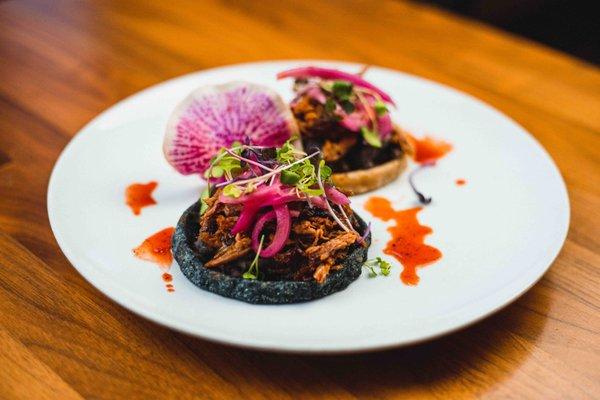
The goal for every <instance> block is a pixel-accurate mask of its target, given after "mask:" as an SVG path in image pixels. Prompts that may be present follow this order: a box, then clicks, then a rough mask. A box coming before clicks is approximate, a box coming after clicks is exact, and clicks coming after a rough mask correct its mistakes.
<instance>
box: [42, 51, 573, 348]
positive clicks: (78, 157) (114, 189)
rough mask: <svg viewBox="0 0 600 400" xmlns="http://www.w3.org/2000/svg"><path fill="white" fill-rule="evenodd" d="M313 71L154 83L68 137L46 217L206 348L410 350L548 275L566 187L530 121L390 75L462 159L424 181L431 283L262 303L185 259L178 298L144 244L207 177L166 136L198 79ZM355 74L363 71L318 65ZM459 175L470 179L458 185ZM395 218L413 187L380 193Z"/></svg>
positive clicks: (151, 310) (399, 93) (102, 282)
mask: <svg viewBox="0 0 600 400" xmlns="http://www.w3.org/2000/svg"><path fill="white" fill-rule="evenodd" d="M310 63H314V62H306V61H305V62H301V61H284V62H266V63H254V64H243V65H234V66H229V67H225V68H218V69H212V70H207V71H201V72H198V73H193V74H190V75H186V76H183V77H180V78H177V79H173V80H170V81H168V82H165V83H162V84H160V85H157V86H153V87H151V88H149V89H146V90H144V91H142V92H140V93H138V94H136V95H134V96H132V97H130V98H128V99H126V100H124V101H122V102H120V103H118V104H116V105H115V106H113V107H111V108H110V109H109V110H107V111H105V112H104V113H102V114H101V115H99V116H98V117H97V118H95V119H94V120H93V121H92V122H90V123H89V124H88V125H87V126H86V127H85V128H83V129H82V130H81V132H79V134H78V135H77V136H76V137H75V138H74V139H73V140H72V141H71V143H69V145H68V146H67V147H66V149H65V150H64V152H63V153H62V155H61V156H60V158H59V160H58V161H57V163H56V166H55V168H54V171H53V173H52V177H51V179H50V185H49V188H48V214H49V216H50V222H51V225H52V230H53V231H54V234H55V235H56V239H57V241H58V243H59V245H60V247H61V249H62V250H63V252H64V253H65V255H66V256H67V258H68V259H69V261H71V263H72V264H73V265H74V266H75V268H77V270H78V271H79V272H80V273H81V274H82V275H83V276H84V277H85V278H86V279H87V280H88V281H89V282H90V283H92V284H93V285H94V286H95V287H97V288H98V289H99V290H101V291H102V292H103V293H105V294H106V295H107V296H109V297H110V298H111V299H113V300H114V301H116V302H118V303H119V304H121V305H122V306H124V307H126V308H128V309H130V310H131V311H133V312H135V313H137V314H140V315H142V316H144V317H146V318H148V319H151V320H153V321H155V322H158V323H160V324H163V325H166V326H169V327H171V328H174V329H177V330H179V331H182V332H186V333H189V334H192V335H196V336H199V337H202V338H206V339H210V340H214V341H218V342H222V343H228V344H233V345H239V346H244V347H251V348H257V349H269V350H278V351H295V352H352V351H364V350H371V349H381V348H387V347H392V346H399V345H406V344H410V343H415V342H419V341H423V340H426V339H429V338H433V337H436V336H440V335H442V334H445V333H448V332H451V331H454V330H456V329H458V328H460V327H463V326H465V325H468V324H470V323H473V322H475V321H477V320H479V319H481V318H483V317H485V316H487V315H489V314H491V313H492V312H494V311H496V310H498V309H500V308H501V307H503V306H505V305H507V304H508V303H509V302H511V301H512V300H514V299H516V298H517V297H518V296H519V295H521V294H522V293H524V292H525V291H526V290H527V289H529V288H530V287H531V286H532V285H533V284H534V283H535V282H536V281H537V280H538V279H539V278H540V277H541V276H542V275H543V274H544V273H545V272H546V270H547V269H548V267H549V266H550V264H551V263H552V261H553V260H554V258H555V257H556V255H557V254H558V252H559V250H560V248H561V246H562V244H563V242H564V240H565V236H566V233H567V229H568V223H569V202H568V197H567V192H566V189H565V185H564V182H563V180H562V178H561V176H560V174H559V172H558V170H557V168H556V166H555V165H554V163H553V162H552V160H551V159H550V157H549V156H548V154H547V153H546V152H545V151H544V149H543V148H542V147H541V146H540V145H539V144H538V143H537V142H536V141H535V140H534V139H533V138H532V137H531V136H530V135H529V134H528V133H527V132H526V131H525V130H524V129H523V128H522V127H520V126H519V125H517V124H516V123H515V122H514V121H512V120H511V119H509V118H507V117H506V116H504V115H502V114H501V113H499V112H498V111H496V110H494V109H493V108H491V107H490V106H488V105H485V104H483V103H482V102H480V101H478V100H476V99H474V98H472V97H470V96H468V95H465V94H462V93H460V92H458V91H456V90H453V89H450V88H448V87H445V86H442V85H439V84H436V83H433V82H430V81H427V80H424V79H421V78H417V77H414V76H411V75H407V74H404V73H400V72H397V71H392V70H389V69H384V68H372V69H370V70H369V71H368V73H367V75H366V78H367V79H368V80H370V81H372V82H373V83H375V84H376V85H378V86H380V87H382V88H384V89H385V90H386V91H388V92H389V93H390V94H391V95H392V97H393V98H394V99H395V101H396V103H397V110H394V111H393V117H394V120H395V121H397V122H398V123H399V124H400V125H401V126H402V127H404V128H406V129H408V130H409V131H411V132H413V133H414V134H416V135H417V136H419V135H422V134H430V135H433V136H435V137H438V138H441V139H444V140H447V141H449V142H451V143H452V144H453V145H454V150H453V151H452V152H451V153H450V154H449V155H448V156H446V157H445V158H444V159H442V160H441V161H440V162H439V164H438V166H437V167H436V168H432V169H428V170H424V171H422V172H421V174H420V175H419V179H418V180H419V183H420V186H421V188H422V189H423V190H424V191H425V192H427V193H429V194H431V195H433V198H434V202H433V203H432V204H431V205H429V206H427V207H426V208H425V209H424V210H423V211H421V213H420V214H419V218H420V221H421V222H422V223H424V224H426V225H429V226H431V227H432V228H433V230H434V233H433V234H432V235H430V236H429V237H428V238H427V240H426V243H429V244H432V245H434V246H436V247H438V248H439V249H440V250H441V251H442V252H443V258H442V259H441V260H440V261H439V262H437V263H435V264H433V265H431V266H428V267H425V268H421V269H419V275H420V277H421V282H420V284H419V285H418V286H415V287H409V286H405V285H404V284H402V283H401V282H400V280H399V278H398V277H399V274H400V271H401V268H400V266H399V264H398V263H397V262H396V261H395V260H394V259H393V258H391V257H387V256H386V257H385V258H386V259H388V260H389V261H392V262H393V264H394V267H393V269H392V274H391V275H390V276H389V277H387V278H384V277H378V278H375V279H373V278H368V277H367V274H366V273H364V274H363V275H362V276H361V277H360V278H359V279H358V280H357V281H356V282H354V283H353V284H352V285H350V287H349V288H348V289H346V290H344V291H342V292H340V293H336V294H334V295H331V296H329V297H326V298H324V299H321V300H317V301H312V302H309V303H305V304H296V305H283V306H259V305H250V304H245V303H242V302H239V301H235V300H230V299H226V298H223V297H220V296H217V295H215V294H211V293H209V292H205V291H203V290H200V289H198V288H197V287H195V286H194V285H193V284H192V283H190V282H189V281H187V280H186V278H185V277H184V276H183V275H182V274H181V272H180V271H179V268H178V267H177V266H176V265H174V266H173V268H172V270H171V271H172V274H173V276H174V281H173V284H174V285H175V292H174V293H168V292H167V291H166V290H165V286H164V283H163V282H162V280H161V277H160V275H161V274H160V271H159V269H158V268H157V267H155V266H154V264H151V263H148V262H144V261H141V260H138V259H136V258H134V257H133V256H132V253H131V249H132V248H133V247H135V246H136V245H138V244H139V243H140V242H142V241H143V239H145V238H146V237H147V236H149V235H150V234H152V233H154V232H156V231H158V230H160V229H162V228H164V227H167V226H173V225H175V224H176V222H177V220H178V217H179V215H180V214H181V213H182V212H183V211H184V210H185V209H186V208H187V207H188V206H189V205H190V204H191V203H192V202H194V201H195V200H196V199H197V198H198V195H199V193H200V191H201V185H202V182H201V181H200V179H199V178H197V177H183V176H180V175H178V174H177V173H176V172H175V171H174V170H172V169H171V167H170V166H169V165H167V163H166V162H165V161H164V159H163V156H162V152H161V142H162V137H163V132H164V128H165V124H166V122H167V118H168V116H169V114H170V112H171V111H172V110H173V108H174V107H175V105H176V104H177V103H178V102H179V101H180V100H181V99H183V98H184V97H185V96H186V95H187V94H188V93H189V92H190V91H192V90H193V89H195V88H196V87H198V86H199V85H203V84H207V83H216V82H226V81H229V80H239V79H244V80H248V81H253V82H257V83H261V84H265V85H268V86H271V87H273V88H274V89H276V90H278V91H279V92H280V93H281V94H282V95H283V96H284V97H285V98H286V99H289V98H290V97H291V89H290V87H291V83H292V82H291V81H290V80H284V81H279V82H278V81H276V80H275V74H276V73H277V72H278V71H281V70H284V69H286V68H290V67H295V66H298V65H301V64H310ZM319 64H321V65H330V66H334V67H338V68H341V69H344V70H347V71H358V70H359V68H360V66H359V65H356V64H348V63H337V62H335V63H331V62H319ZM457 178H464V179H466V180H467V184H466V185H465V186H457V185H456V184H455V183H454V181H455V179H457ZM150 180H156V181H158V182H159V186H158V188H157V190H156V191H155V198H156V199H157V201H158V205H157V206H154V207H148V208H144V209H143V211H142V215H141V216H138V217H136V216H134V215H133V214H132V213H131V211H130V210H129V209H128V208H127V207H126V206H125V204H124V189H125V187H126V186H127V185H128V184H130V183H133V182H147V181H150ZM375 194H377V195H381V196H385V197H387V198H389V199H391V200H392V201H393V204H394V207H395V208H396V209H399V208H406V207H410V206H413V205H414V204H415V203H414V201H415V198H414V196H413V195H412V193H411V191H410V189H409V187H408V185H407V182H406V178H405V177H404V178H401V179H399V180H398V181H396V182H394V183H393V184H391V185H389V186H387V187H385V188H383V189H381V190H379V191H377V192H376V193H375ZM369 196H370V195H362V196H358V197H355V198H353V199H352V200H353V207H354V208H355V210H357V211H358V212H359V213H360V214H361V215H362V216H363V217H364V218H365V219H367V220H371V221H372V222H373V236H374V238H375V239H374V242H373V245H372V246H371V248H370V251H369V256H370V257H374V256H377V255H381V254H382V250H383V247H384V246H385V244H386V242H387V240H388V239H389V234H388V232H387V231H386V223H384V222H382V221H380V220H378V219H375V218H372V217H371V216H370V214H369V213H368V212H366V211H365V210H364V208H363V205H364V203H365V201H366V200H367V199H368V197H369Z"/></svg>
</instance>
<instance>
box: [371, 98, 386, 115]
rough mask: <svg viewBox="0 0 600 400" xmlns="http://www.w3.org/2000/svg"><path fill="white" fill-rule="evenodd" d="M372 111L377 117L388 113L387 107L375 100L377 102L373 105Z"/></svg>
mask: <svg viewBox="0 0 600 400" xmlns="http://www.w3.org/2000/svg"><path fill="white" fill-rule="evenodd" d="M373 109H374V110H375V114H377V116H378V117H381V116H382V115H385V113H386V112H388V109H387V106H386V105H385V103H384V102H383V101H381V100H377V102H375V104H374V105H373Z"/></svg>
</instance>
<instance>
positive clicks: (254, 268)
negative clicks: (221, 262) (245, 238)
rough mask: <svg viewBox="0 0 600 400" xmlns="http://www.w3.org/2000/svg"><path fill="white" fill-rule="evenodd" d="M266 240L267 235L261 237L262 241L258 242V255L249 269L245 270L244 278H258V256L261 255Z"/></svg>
mask: <svg viewBox="0 0 600 400" xmlns="http://www.w3.org/2000/svg"><path fill="white" fill-rule="evenodd" d="M264 240H265V235H262V236H261V237H260V243H259V244H258V249H257V250H256V255H255V256H254V259H253V260H252V263H251V264H250V267H249V268H248V271H246V272H244V274H243V275H242V278H244V279H258V257H260V252H261V251H262V246H263V241H264Z"/></svg>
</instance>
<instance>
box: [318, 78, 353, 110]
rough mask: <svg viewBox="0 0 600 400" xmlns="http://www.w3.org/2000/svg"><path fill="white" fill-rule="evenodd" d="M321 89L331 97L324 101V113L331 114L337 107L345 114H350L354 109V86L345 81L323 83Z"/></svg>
mask: <svg viewBox="0 0 600 400" xmlns="http://www.w3.org/2000/svg"><path fill="white" fill-rule="evenodd" d="M321 89H323V90H324V91H325V92H327V93H329V94H330V95H331V96H330V97H328V98H327V100H326V101H325V111H326V112H327V113H329V114H332V113H333V112H334V111H335V109H336V108H337V105H338V104H339V106H340V107H341V108H342V110H344V112H345V113H346V114H351V113H353V112H354V110H355V109H356V106H355V105H354V102H355V100H356V96H355V93H354V85H352V83H350V82H347V81H339V80H338V81H323V82H322V83H321Z"/></svg>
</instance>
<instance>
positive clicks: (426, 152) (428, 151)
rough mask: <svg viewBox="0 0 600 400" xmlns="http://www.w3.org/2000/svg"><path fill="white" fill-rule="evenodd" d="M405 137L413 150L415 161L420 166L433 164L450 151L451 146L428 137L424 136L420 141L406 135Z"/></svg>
mask: <svg viewBox="0 0 600 400" xmlns="http://www.w3.org/2000/svg"><path fill="white" fill-rule="evenodd" d="M407 137H408V140H409V142H410V144H411V145H412V146H413V148H414V150H415V154H414V159H415V161H416V162H418V163H421V164H422V163H426V162H435V161H437V160H439V159H440V158H442V157H443V156H445V155H446V154H448V153H449V152H450V150H452V145H451V144H450V143H448V142H444V141H443V140H438V139H435V138H432V137H430V136H425V137H424V138H422V139H418V138H416V137H414V136H412V135H407Z"/></svg>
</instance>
